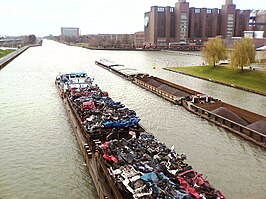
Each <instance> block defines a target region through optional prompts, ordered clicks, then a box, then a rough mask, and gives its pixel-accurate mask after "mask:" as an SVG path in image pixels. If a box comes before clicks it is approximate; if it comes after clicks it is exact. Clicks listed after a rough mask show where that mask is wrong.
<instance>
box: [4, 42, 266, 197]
mask: <svg viewBox="0 0 266 199" xmlns="http://www.w3.org/2000/svg"><path fill="white" fill-rule="evenodd" d="M101 58H106V59H110V60H113V61H116V62H119V63H121V64H129V65H130V67H135V68H137V69H138V70H139V71H143V72H147V73H149V74H151V75H156V76H159V77H162V78H165V79H168V80H170V81H173V82H175V83H178V84H181V85H184V86H186V87H189V88H192V89H195V90H198V91H200V92H204V93H208V94H210V95H212V96H214V97H218V98H220V99H222V100H223V101H225V102H228V103H231V104H234V105H237V106H240V107H243V108H246V109H248V110H251V111H254V112H257V113H259V114H263V115H266V97H263V96H260V95H255V94H251V93H248V92H244V91H240V90H236V89H233V88H229V87H225V86H221V85H217V84H213V83H211V82H206V81H202V80H199V79H195V78H191V77H187V76H184V75H180V74H176V73H172V72H169V71H165V70H163V69H162V68H163V67H165V66H172V65H178V66H186V65H197V64H200V63H201V62H202V58H201V57H200V56H195V55H182V54H179V53H178V52H129V51H92V50H87V49H83V48H79V47H70V46H66V45H63V44H60V43H56V42H54V41H48V40H45V41H44V42H43V46H41V47H34V48H30V49H28V50H27V51H26V52H24V53H23V54H22V55H20V56H19V57H18V58H16V59H15V60H14V61H12V62H11V63H10V64H8V65H7V66H6V67H5V68H4V69H2V70H1V71H0V137H1V139H0V198H8V199H9V198H91V199H92V198H96V197H97V195H96V191H95V188H94V185H93V183H92V180H91V178H90V176H89V173H88V171H87V169H86V166H85V165H84V160H83V157H82V155H81V153H80V151H79V148H78V144H77V141H76V139H75V136H74V134H73V130H72V128H71V125H70V121H69V119H68V117H67V114H66V111H65V109H64V106H63V104H62V101H61V99H60V97H59V96H58V93H57V90H56V88H55V86H54V78H55V76H56V75H57V74H58V73H59V72H61V73H63V72H69V71H85V72H87V73H88V74H89V75H90V76H92V77H94V78H95V82H96V83H97V84H98V85H99V86H100V87H101V88H102V89H104V90H106V91H108V92H109V94H110V96H111V97H112V98H113V99H114V100H116V101H122V102H123V103H124V104H125V105H126V106H127V107H128V108H130V109H134V110H135V111H136V112H137V113H138V115H139V116H140V117H141V118H142V120H141V123H142V124H143V125H144V126H145V127H146V129H147V130H148V131H149V132H151V133H154V134H155V135H156V137H157V138H158V139H159V140H161V141H162V142H164V143H166V145H167V146H169V147H170V146H172V145H175V150H176V152H177V153H182V152H185V153H186V154H187V157H188V161H187V162H188V163H189V164H190V165H192V166H193V168H194V169H195V170H196V171H198V172H200V173H203V174H204V177H207V179H208V180H209V181H210V182H211V184H213V185H214V186H215V187H216V188H218V189H220V190H221V191H222V192H223V193H224V194H225V195H226V196H227V198H241V199H249V198H253V199H265V196H266V187H265V183H266V152H265V150H262V149H261V148H259V147H257V146H255V145H254V144H252V143H249V142H246V141H245V140H243V139H241V138H239V137H237V136H235V135H233V134H232V133H230V132H227V131H225V130H224V129H222V128H220V127H217V126H215V125H213V124H211V123H209V122H207V121H205V120H203V119H201V118H199V117H197V116H195V115H193V114H191V113H189V112H187V111H186V110H185V109H184V108H182V107H180V106H175V105H173V104H171V103H169V102H167V101H165V100H163V99H161V98H160V97H158V96H156V95H154V94H152V93H150V92H148V91H146V90H144V89H142V88H139V87H138V86H136V85H134V84H132V83H131V82H128V81H126V80H124V79H122V78H120V77H118V76H116V75H115V74H112V73H110V72H108V71H107V70H105V69H102V68H101V67H99V66H96V65H95V64H94V61H95V60H98V59H101ZM154 66H155V69H153V68H154Z"/></svg>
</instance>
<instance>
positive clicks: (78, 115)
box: [55, 72, 225, 199]
mask: <svg viewBox="0 0 266 199" xmlns="http://www.w3.org/2000/svg"><path fill="white" fill-rule="evenodd" d="M55 84H56V87H57V89H58V92H59V93H60V95H61V97H62V99H63V102H64V105H65V107H66V110H67V113H68V115H69V118H70V121H71V124H72V126H73V129H74V132H75V136H76V138H77V141H78V143H79V146H80V149H81V151H82V154H83V156H84V159H85V161H86V165H87V167H88V170H89V172H90V175H91V177H92V179H93V182H94V184H95V187H96V190H97V193H98V195H99V198H101V199H106V198H110V199H113V198H114V199H122V198H127V199H131V198H132V199H133V198H140V199H144V198H145V199H153V198H165V199H170V198H176V199H195V198H196V199H223V198H225V197H224V196H223V194H222V193H221V192H220V191H218V190H216V189H215V188H213V187H212V186H211V185H210V183H209V182H208V181H207V180H206V179H204V178H203V177H202V175H201V174H199V173H197V172H196V171H194V170H193V168H192V167H191V166H189V165H188V164H187V163H186V162H185V160H186V155H185V154H177V153H176V152H175V151H174V148H173V147H171V148H167V147H166V146H165V144H163V143H161V142H160V141H158V140H157V139H156V138H155V137H154V135H152V134H150V133H147V132H146V130H145V129H144V128H143V127H142V126H141V125H140V124H139V121H140V118H139V117H138V116H137V115H136V113H135V111H133V110H130V109H128V108H125V106H124V105H123V104H122V103H120V102H115V101H113V100H112V99H111V98H110V97H109V96H108V93H107V92H104V91H102V90H101V89H100V88H99V87H98V86H97V85H96V84H93V81H92V79H91V78H90V77H88V76H87V74H86V73H83V72H82V73H69V74H62V75H59V76H57V78H56V81H55Z"/></svg>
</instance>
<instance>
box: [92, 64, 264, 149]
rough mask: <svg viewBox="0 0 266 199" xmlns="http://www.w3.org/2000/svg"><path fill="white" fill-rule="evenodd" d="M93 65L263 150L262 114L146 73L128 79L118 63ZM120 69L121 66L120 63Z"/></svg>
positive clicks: (135, 74)
mask: <svg viewBox="0 0 266 199" xmlns="http://www.w3.org/2000/svg"><path fill="white" fill-rule="evenodd" d="M95 63H96V64H97V65H100V66H102V67H103V68H106V69H109V70H110V71H112V72H113V73H115V74H118V75H120V76H122V77H124V78H125V79H127V80H130V81H132V82H133V83H135V84H137V85H139V86H141V87H142V88H145V89H147V90H148V91H151V92H153V93H155V94H157V95H159V96H161V97H163V98H164V99H166V100H168V101H171V102H173V103H175V104H178V105H182V106H184V107H185V108H186V109H187V110H188V111H190V112H192V113H194V114H197V115H199V116H200V117H202V118H204V119H207V120H208V121H210V122H212V123H214V124H216V125H218V126H221V127H223V128H225V129H227V130H229V131H231V132H233V133H235V134H237V135H239V136H241V137H243V138H245V139H246V140H249V141H252V142H253V143H255V144H257V145H259V146H261V147H263V148H266V117H264V116H262V115H258V114H256V113H252V112H250V111H247V110H244V109H241V108H239V107H236V106H233V105H230V104H227V103H225V102H222V101H221V100H218V99H213V98H212V97H211V96H208V95H206V94H202V93H200V92H197V91H194V90H191V89H189V88H186V87H183V86H180V85H178V84H174V83H172V82H169V81H167V80H164V79H161V78H158V77H153V76H149V75H148V74H144V73H138V72H137V71H135V73H134V75H131V76H128V75H127V74H125V73H124V71H123V70H118V69H116V67H117V66H118V65H117V64H115V63H113V62H110V61H107V60H99V61H96V62H95ZM110 63H112V64H110ZM119 66H122V67H123V65H120V64H119Z"/></svg>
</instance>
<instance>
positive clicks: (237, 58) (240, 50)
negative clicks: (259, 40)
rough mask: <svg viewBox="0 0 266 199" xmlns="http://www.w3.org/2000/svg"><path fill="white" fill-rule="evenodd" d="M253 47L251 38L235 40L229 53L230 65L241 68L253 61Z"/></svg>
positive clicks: (254, 53)
mask: <svg viewBox="0 0 266 199" xmlns="http://www.w3.org/2000/svg"><path fill="white" fill-rule="evenodd" d="M255 55H256V52H255V48H254V45H253V41H252V39H248V38H243V39H240V40H239V41H236V42H235V43H234V45H233V51H232V53H231V66H232V67H233V68H241V70H243V67H244V66H248V65H250V64H251V63H254V62H255Z"/></svg>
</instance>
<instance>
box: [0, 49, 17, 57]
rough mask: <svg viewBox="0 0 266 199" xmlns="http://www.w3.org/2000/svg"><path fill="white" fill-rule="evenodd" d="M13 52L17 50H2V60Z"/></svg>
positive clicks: (0, 51)
mask: <svg viewBox="0 0 266 199" xmlns="http://www.w3.org/2000/svg"><path fill="white" fill-rule="evenodd" d="M13 51H15V50H12V49H8V50H1V49H0V58H2V57H4V56H6V55H8V54H9V53H12V52H13Z"/></svg>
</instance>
